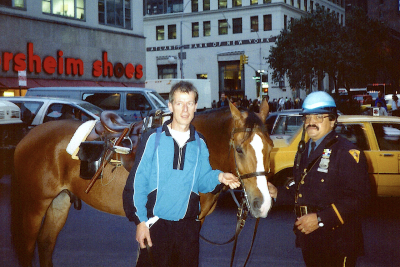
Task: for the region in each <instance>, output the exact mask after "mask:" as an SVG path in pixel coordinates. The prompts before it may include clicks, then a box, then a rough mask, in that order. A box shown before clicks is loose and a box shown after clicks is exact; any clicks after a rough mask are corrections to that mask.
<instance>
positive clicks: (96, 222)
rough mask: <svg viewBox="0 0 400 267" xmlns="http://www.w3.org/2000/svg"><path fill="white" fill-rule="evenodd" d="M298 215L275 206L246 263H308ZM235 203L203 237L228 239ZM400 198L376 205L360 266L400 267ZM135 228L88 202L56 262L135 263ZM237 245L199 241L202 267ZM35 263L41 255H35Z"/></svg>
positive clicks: (1, 262)
mask: <svg viewBox="0 0 400 267" xmlns="http://www.w3.org/2000/svg"><path fill="white" fill-rule="evenodd" d="M9 194H10V177H9V176H4V177H3V178H2V179H0V266H4V267H14V266H18V264H17V261H16V258H15V256H14V255H13V252H12V247H11V241H10V240H11V234H10V231H9ZM255 221H256V220H255V219H254V218H252V217H250V216H249V218H248V219H247V222H246V225H245V227H244V229H243V231H242V232H241V234H240V236H239V240H238V245H237V250H236V256H235V261H234V266H243V263H244V261H245V259H246V256H247V253H248V250H249V248H250V245H251V239H252V235H253V231H254V225H255ZM293 222H294V215H293V213H292V212H291V210H290V209H287V208H277V207H275V208H273V210H272V211H271V213H270V214H269V216H268V217H267V218H266V219H261V220H260V224H259V227H258V232H257V236H256V240H255V243H254V247H253V251H252V254H251V257H250V260H249V262H248V265H247V266H274V267H275V266H277V267H280V266H282V267H283V266H288V267H289V266H296V267H297V266H304V263H303V261H302V256H301V251H300V250H299V249H297V248H295V246H294V234H293V232H292V226H293ZM235 224H236V206H235V204H234V203H233V201H232V199H231V197H230V195H229V194H224V195H223V196H222V197H221V198H220V201H219V202H218V207H217V209H216V211H215V212H214V213H213V214H211V215H210V216H208V217H207V218H206V221H205V223H204V225H203V227H202V230H201V235H203V236H204V237H206V238H207V239H209V240H212V241H215V242H224V241H226V240H229V239H230V238H231V237H232V236H233V235H234V231H235ZM399 225H400V198H384V199H379V200H378V201H377V202H376V203H374V205H373V208H372V209H371V211H370V212H369V213H368V215H367V216H366V218H365V222H364V238H365V249H366V255H365V256H363V257H361V258H359V260H358V264H357V266H360V267H361V266H362V267H372V266H374V267H375V266H376V267H378V266H400V259H399V257H398V255H399V253H400V227H399ZM134 236H135V226H134V224H133V223H131V222H129V221H128V220H127V219H126V218H124V217H118V216H114V215H110V214H107V213H103V212H100V211H97V210H95V209H93V208H91V207H89V206H88V205H86V204H83V206H82V210H80V211H77V210H75V209H73V208H71V210H70V214H69V217H68V220H67V223H66V225H65V227H64V229H63V230H62V231H61V233H60V235H59V238H58V241H57V242H58V243H57V245H56V249H55V252H54V254H53V262H54V266H57V267H72V266H74V267H75V266H77V267H79V266H84V267H90V266H93V267H94V266H96V267H99V266H115V267H119V266H120V267H125V266H134V264H135V260H136V250H137V244H136V241H135V237H134ZM232 246H233V244H232V243H230V244H227V245H223V246H216V245H211V244H208V243H206V242H204V241H203V240H201V241H200V266H201V267H206V266H207V267H208V266H216V267H219V266H221V267H223V266H229V264H230V258H231V252H232ZM35 262H36V265H35V266H39V264H38V257H37V256H36V258H35Z"/></svg>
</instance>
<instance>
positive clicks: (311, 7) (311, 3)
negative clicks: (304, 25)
mask: <svg viewBox="0 0 400 267" xmlns="http://www.w3.org/2000/svg"><path fill="white" fill-rule="evenodd" d="M310 11H311V13H314V1H310Z"/></svg>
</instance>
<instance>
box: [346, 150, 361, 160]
mask: <svg viewBox="0 0 400 267" xmlns="http://www.w3.org/2000/svg"><path fill="white" fill-rule="evenodd" d="M349 153H350V155H352V156H353V158H354V160H355V161H356V162H357V163H358V162H359V161H360V150H357V149H350V150H349Z"/></svg>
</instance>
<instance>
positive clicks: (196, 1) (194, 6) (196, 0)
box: [192, 0, 199, 12]
mask: <svg viewBox="0 0 400 267" xmlns="http://www.w3.org/2000/svg"><path fill="white" fill-rule="evenodd" d="M198 11H199V0H192V12H198Z"/></svg>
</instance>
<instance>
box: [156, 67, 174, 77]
mask: <svg viewBox="0 0 400 267" xmlns="http://www.w3.org/2000/svg"><path fill="white" fill-rule="evenodd" d="M157 68H158V79H176V78H178V72H177V65H176V64H168V65H158V66H157Z"/></svg>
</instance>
